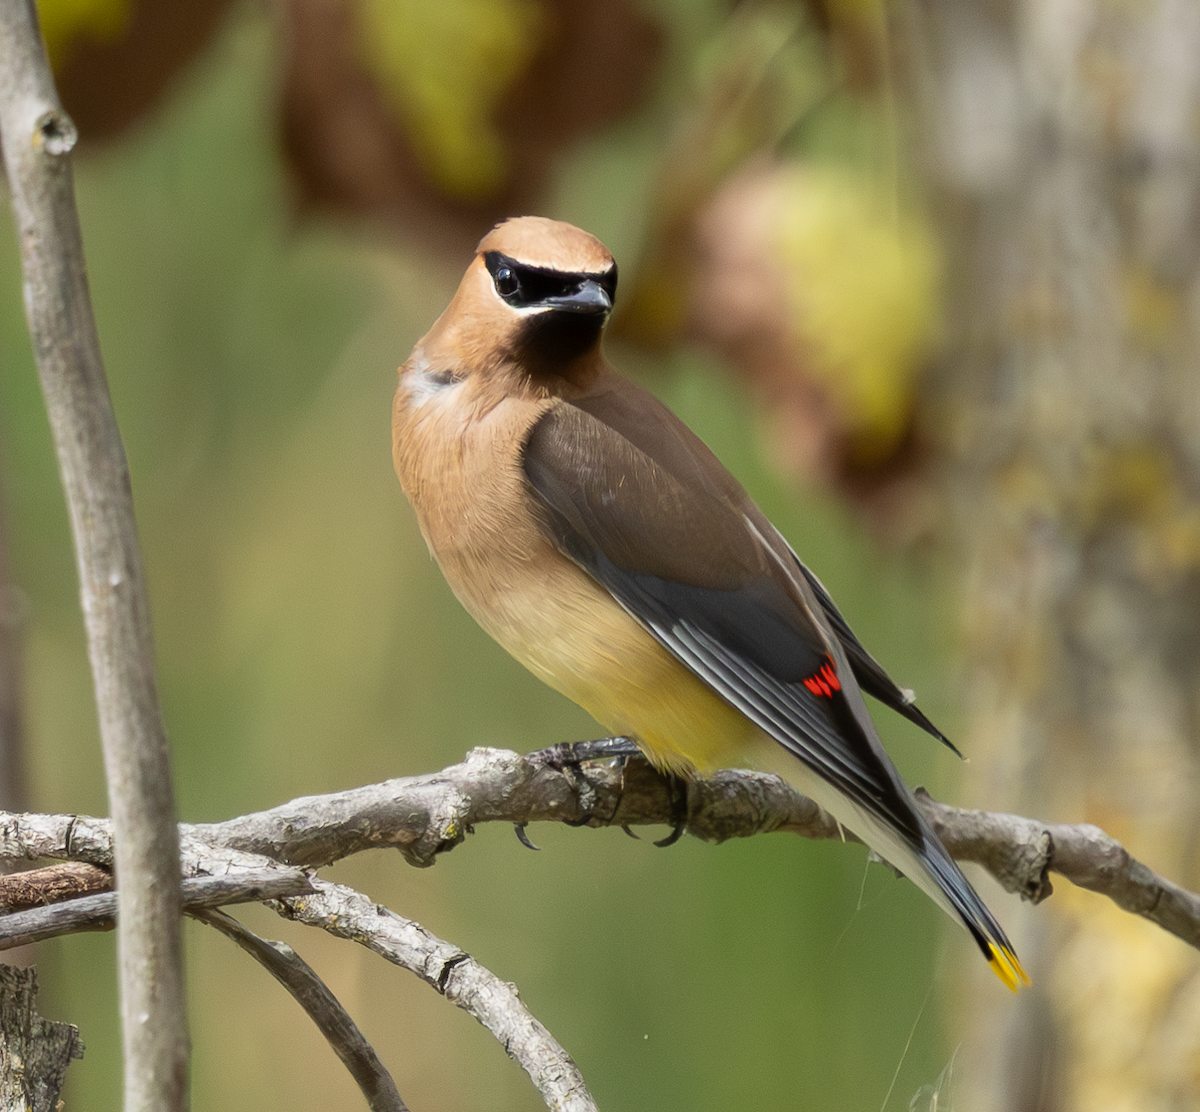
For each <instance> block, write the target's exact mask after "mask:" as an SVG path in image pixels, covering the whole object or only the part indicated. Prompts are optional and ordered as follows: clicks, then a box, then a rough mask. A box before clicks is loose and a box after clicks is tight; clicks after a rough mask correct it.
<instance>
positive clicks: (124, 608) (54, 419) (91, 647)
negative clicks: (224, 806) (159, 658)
mask: <svg viewBox="0 0 1200 1112" xmlns="http://www.w3.org/2000/svg"><path fill="white" fill-rule="evenodd" d="M0 136H2V139H3V145H4V162H5V169H6V170H7V174H8V183H9V188H10V190H11V193H12V202H13V210H14V213H15V215H16V222H17V229H18V234H19V239H20V244H21V259H22V265H23V268H24V277H25V307H26V313H27V315H28V318H29V331H30V335H31V336H32V339H33V348H34V353H35V356H36V358H37V364H38V372H39V375H40V376H41V381H42V390H43V393H44V394H45V397H46V406H47V410H48V412H49V416H50V426H51V429H52V431H53V433H54V442H55V446H56V449H57V451H58V459H59V467H60V470H61V472H62V477H63V486H64V489H65V491H66V497H67V507H68V510H69V512H70V517H71V527H72V532H73V534H74V539H75V554H76V561H77V564H78V567H79V577H80V587H81V593H82V598H83V612H84V619H85V623H86V626H87V635H88V653H89V656H90V659H91V664H92V673H93V677H94V680H95V687H96V703H97V709H98V711H99V718H100V733H101V739H102V741H103V746H104V764H105V773H106V777H107V781H108V793H109V802H110V805H111V808H112V813H113V821H114V823H115V826H116V835H117V837H116V868H117V872H118V873H119V875H120V876H121V878H122V880H121V893H120V900H121V930H120V932H119V934H118V964H119V977H120V988H121V1016H122V1028H123V1035H124V1050H125V1108H126V1109H127V1112H183V1110H184V1109H186V1108H187V1060H188V1035H187V1014H186V1009H185V1006H184V989H183V956H182V942H181V924H180V894H179V875H180V870H179V845H178V834H177V830H176V824H175V801H174V794H173V791H172V787H171V776H170V761H169V758H168V752H167V743H166V734H165V731H164V729H163V724H162V716H161V712H160V709H159V704H158V697H157V693H156V690H155V679H154V650H153V642H152V638H151V629H150V616H149V604H148V602H147V597H146V590H145V583H144V579H143V574H142V563H141V555H140V552H139V549H138V544H137V532H136V527H135V524H134V516H133V499H132V496H131V491H130V483H129V471H128V466H127V464H126V460H125V452H124V448H123V447H122V444H121V438H120V433H119V432H118V431H117V424H116V420H115V418H114V416H113V412H112V404H111V401H110V399H109V396H108V385H107V381H106V379H105V375H104V366H103V363H102V361H101V357H100V344H99V339H98V336H97V333H96V323H95V319H94V317H93V315H92V308H91V299H90V296H89V293H88V285H87V274H86V269H85V265H84V256H83V244H82V239H81V236H80V232H79V218H78V214H77V213H76V210H75V199H74V186H73V183H72V176H71V163H70V158H69V157H68V156H69V154H70V151H71V148H72V147H73V146H74V144H75V126H74V124H73V123H72V122H71V120H70V118H69V117H68V116H67V115H66V113H65V112H64V111H63V108H62V105H61V104H60V103H59V99H58V94H57V92H56V90H55V87H54V79H53V77H52V75H51V72H50V67H49V65H48V64H47V61H46V54H45V50H44V49H43V46H42V42H41V37H40V34H39V32H38V25H37V16H36V14H35V11H34V6H33V3H32V0H6V2H5V3H3V4H0Z"/></svg>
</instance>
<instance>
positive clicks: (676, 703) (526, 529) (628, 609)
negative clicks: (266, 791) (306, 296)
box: [392, 216, 1028, 989]
mask: <svg viewBox="0 0 1200 1112" xmlns="http://www.w3.org/2000/svg"><path fill="white" fill-rule="evenodd" d="M616 285H617V267H616V264H615V263H614V261H613V258H612V256H611V255H610V254H609V252H608V251H607V249H606V248H605V247H604V245H603V244H602V243H601V242H600V241H599V240H598V239H596V238H595V237H594V236H591V235H588V234H587V233H586V232H582V231H580V230H579V229H578V228H575V227H572V226H571V225H570V224H563V223H559V222H557V221H554V220H546V219H542V218H540V217H528V216H527V217H520V218H518V219H515V220H509V221H507V222H505V223H503V224H500V225H498V226H497V227H496V228H495V229H494V230H493V231H492V232H491V233H489V234H488V235H487V236H485V237H484V239H483V241H482V242H481V243H480V244H479V248H478V250H477V252H476V256H475V260H474V262H472V263H471V265H470V266H469V267H468V268H467V272H466V274H465V275H464V277H463V280H462V283H461V284H460V285H459V287H458V292H457V293H456V294H455V295H454V298H453V300H452V301H451V302H450V305H449V306H448V307H447V309H446V311H445V312H444V313H442V315H441V316H440V317H439V318H438V320H437V321H436V322H435V324H434V325H433V327H432V328H431V329H430V330H429V332H428V333H427V334H426V335H425V337H424V338H423V339H422V340H420V341H419V342H418V343H417V345H416V347H415V348H414V349H413V352H412V355H410V356H409V358H408V361H407V362H406V363H405V364H404V366H403V367H402V368H401V369H400V387H399V390H398V391H397V393H396V399H395V406H394V409H393V425H392V428H393V456H394V459H395V464H396V472H397V474H398V475H399V477H400V483H401V485H402V486H403V488H404V491H405V493H406V494H407V495H408V498H409V500H410V501H411V502H412V504H413V507H414V508H415V510H416V512H417V517H418V519H419V521H420V525H421V531H422V533H423V534H424V536H425V540H426V542H427V543H428V545H429V548H430V550H431V551H432V552H433V555H434V556H435V557H436V559H437V561H438V563H439V564H440V565H441V568H442V572H443V573H444V575H445V576H446V579H447V580H448V581H449V583H450V586H451V587H452V588H453V590H454V593H455V594H456V595H457V596H458V598H459V599H460V601H461V602H462V603H463V605H464V606H465V607H466V608H467V609H468V610H469V611H470V612H471V614H472V615H473V616H474V617H475V619H476V620H477V621H478V622H479V624H480V625H481V626H483V628H484V629H485V630H487V632H488V633H490V634H491V635H492V636H493V637H494V638H495V639H496V640H497V641H499V642H500V644H501V645H503V646H504V648H506V649H507V650H508V651H509V652H510V653H512V655H513V656H515V657H516V658H517V659H518V660H519V661H521V663H522V664H524V665H525V666H526V667H527V668H529V669H530V670H531V671H532V672H533V673H534V674H535V675H537V676H539V677H540V678H541V679H543V680H545V681H546V683H548V684H550V686H551V687H554V688H556V689H557V690H559V691H561V692H562V693H563V694H564V695H566V696H567V697H568V698H571V699H573V700H574V701H575V702H577V703H579V704H580V706H582V707H583V708H584V709H585V710H587V711H588V712H589V713H591V714H592V715H593V716H594V717H595V718H596V719H597V720H598V721H599V722H600V723H601V724H602V725H603V726H604V727H605V728H606V729H608V730H610V731H612V732H613V733H614V734H617V735H628V736H629V737H632V738H634V739H635V740H636V741H637V743H638V744H639V745H640V746H641V748H642V749H643V750H644V752H645V753H646V756H647V757H648V758H649V759H650V760H651V761H652V762H653V763H654V764H655V765H657V766H658V767H659V768H661V769H664V770H667V771H670V772H673V773H676V774H679V775H682V776H688V775H691V774H693V773H695V772H697V771H700V772H703V771H708V770H711V769H715V768H719V767H727V766H729V765H730V764H736V763H738V762H746V761H748V762H749V763H751V764H752V765H753V766H755V767H757V768H760V769H762V770H764V771H769V772H775V773H778V774H779V775H780V776H781V777H783V779H784V780H786V781H787V782H788V783H789V784H791V785H792V786H793V787H795V788H796V789H797V790H798V791H800V792H803V793H804V794H805V795H807V796H809V797H810V798H811V799H813V800H815V801H816V802H817V803H818V804H820V805H821V806H822V807H823V808H824V809H825V810H826V811H828V812H829V813H830V814H831V815H832V816H833V817H834V818H835V819H836V820H837V821H838V822H839V823H841V824H842V825H843V826H844V827H846V828H847V829H848V830H851V831H853V832H854V833H855V834H856V835H858V837H860V838H861V839H862V840H863V841H864V842H866V843H867V845H868V846H870V847H871V848H872V849H873V850H874V851H875V852H876V853H878V854H879V855H880V856H881V857H882V858H884V859H885V860H886V861H887V862H888V863H889V864H891V865H892V866H893V867H894V868H896V869H898V870H899V871H901V872H902V873H904V874H905V875H906V876H908V877H909V878H910V879H911V880H912V881H913V882H914V883H916V884H917V885H918V887H920V888H921V889H922V890H923V891H924V892H926V893H927V894H928V895H929V896H930V898H932V899H933V901H934V902H935V903H937V904H938V905H939V906H940V907H942V908H944V909H945V910H946V911H947V912H948V913H949V914H950V915H951V916H952V917H954V918H956V919H957V920H959V921H960V922H961V923H962V924H963V925H964V926H965V927H966V928H967V930H968V931H969V932H970V933H971V935H972V936H973V937H974V939H975V941H976V942H977V943H978V945H979V947H980V949H981V950H982V951H983V953H984V956H985V957H986V958H987V959H988V961H989V962H990V963H991V967H992V969H993V971H994V972H995V973H996V974H997V975H998V976H999V977H1000V979H1001V980H1002V981H1003V982H1004V983H1005V984H1006V985H1008V986H1009V987H1010V988H1012V989H1015V988H1016V987H1017V984H1018V982H1019V981H1025V982H1026V983H1028V978H1027V977H1026V975H1025V971H1024V970H1023V969H1022V968H1021V963H1020V962H1019V961H1018V960H1017V957H1016V954H1015V953H1014V952H1013V948H1012V946H1011V945H1010V943H1009V941H1008V939H1007V938H1006V937H1005V934H1004V931H1003V930H1002V929H1001V927H1000V925H999V924H998V923H997V922H996V920H995V919H994V918H993V916H992V914H991V912H989V911H988V909H987V908H986V907H985V906H984V904H983V901H982V900H980V898H979V896H978V895H976V893H975V891H974V889H973V888H972V887H971V885H970V884H969V883H968V882H967V880H966V878H965V877H964V876H963V875H962V873H961V872H960V871H959V869H958V866H957V865H956V864H955V863H954V861H953V860H952V859H951V857H950V855H949V853H947V852H946V849H945V848H944V847H943V845H942V844H941V842H940V841H939V840H938V838H937V835H936V834H935V833H934V832H933V830H932V828H931V827H930V826H929V824H928V822H926V820H925V819H924V818H923V817H922V815H921V813H920V812H919V811H918V810H917V808H916V805H915V803H914V801H913V798H912V795H911V794H910V793H909V790H908V788H907V787H906V786H905V784H904V782H903V781H902V780H901V779H900V775H899V773H898V772H897V771H896V769H895V767H894V766H893V765H892V762H891V760H890V759H889V758H888V756H887V754H886V753H885V752H884V749H883V746H882V745H881V743H880V741H879V738H878V736H877V734H876V732H875V727H874V724H873V723H872V721H871V718H870V716H869V715H868V713H867V707H866V704H865V702H864V700H863V695H862V692H863V691H866V692H868V693H869V694H871V695H873V696H874V697H875V698H877V699H879V700H880V701H881V702H883V703H884V704H886V705H887V706H890V707H892V708H893V709H895V710H897V711H899V713H901V714H903V715H905V716H906V717H907V718H909V719H911V720H912V721H913V722H916V723H917V724H918V725H920V726H921V727H922V728H924V729H926V730H928V731H929V732H930V733H932V734H933V735H934V736H935V737H938V738H940V739H941V740H943V741H944V740H945V739H944V738H942V737H941V734H940V733H938V731H937V730H936V729H935V728H934V727H933V725H932V724H931V723H930V722H929V720H928V719H927V718H926V717H925V716H924V715H923V714H922V713H921V712H920V711H919V710H917V709H916V707H915V706H913V705H912V703H911V699H910V698H908V697H906V695H905V693H904V692H902V691H901V690H900V689H899V688H898V687H897V686H896V685H895V684H894V683H893V682H892V681H891V679H890V678H889V677H888V676H887V674H886V673H885V672H884V670H883V669H882V668H881V667H880V666H879V664H878V663H876V661H875V660H874V659H873V658H872V657H871V656H870V655H869V654H868V653H867V651H866V650H865V649H864V648H863V647H862V645H860V644H859V642H858V640H857V639H856V638H855V636H854V634H853V633H852V632H851V631H850V628H849V627H848V626H847V624H846V622H845V620H844V619H843V618H842V616H841V615H840V614H839V613H838V610H837V608H836V607H835V606H834V604H833V601H832V600H831V599H830V597H829V595H828V594H827V593H826V591H825V589H824V588H823V587H822V586H821V583H820V582H819V580H818V579H817V578H816V576H814V575H813V574H812V573H811V572H810V571H809V570H808V569H807V568H806V567H805V566H804V565H803V564H802V563H801V562H800V560H799V558H798V557H797V556H796V554H795V553H794V552H793V551H792V549H791V548H790V547H789V546H788V543H787V541H785V540H784V539H783V537H782V536H781V535H780V534H779V532H778V531H777V530H776V529H775V528H774V526H772V525H771V523H770V522H769V521H768V520H767V518H766V516H765V515H764V514H763V512H762V511H761V510H760V509H759V508H758V507H757V506H756V505H755V504H754V502H752V501H751V499H750V497H749V495H747V494H746V492H745V491H744V490H743V489H742V488H741V486H740V485H739V484H738V483H737V481H736V480H735V479H734V478H733V476H732V475H730V474H729V472H728V471H726V470H725V468H724V467H723V466H722V465H721V463H720V462H719V461H718V460H717V459H716V457H715V456H714V455H713V454H712V453H711V452H710V451H709V450H708V448H706V447H705V445H704V444H703V443H702V442H701V441H700V440H699V438H698V437H696V435H695V434H694V433H692V432H691V430H690V429H688V428H687V427H686V426H685V425H684V424H683V423H682V422H681V421H680V420H679V419H678V418H677V417H676V416H675V415H674V414H673V413H671V412H670V410H668V409H667V408H666V407H665V406H664V405H663V404H662V403H661V402H659V401H658V400H657V399H656V398H654V397H653V396H652V395H651V394H649V393H647V392H646V391H645V390H643V389H641V388H640V387H638V386H635V385H634V384H633V383H631V382H629V381H627V380H626V379H624V378H622V377H621V376H620V375H618V374H617V373H616V371H614V370H613V369H612V367H610V366H609V364H608V363H607V362H606V360H605V359H604V356H603V355H602V353H601V350H600V338H601V333H602V332H603V329H604V324H605V321H606V320H607V318H608V315H609V312H610V311H611V309H612V304H613V295H614V293H615V291H616Z"/></svg>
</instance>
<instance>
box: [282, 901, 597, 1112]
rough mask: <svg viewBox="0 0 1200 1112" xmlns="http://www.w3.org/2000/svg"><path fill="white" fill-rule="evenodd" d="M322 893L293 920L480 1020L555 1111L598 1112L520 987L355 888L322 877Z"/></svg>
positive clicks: (293, 911)
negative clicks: (389, 965)
mask: <svg viewBox="0 0 1200 1112" xmlns="http://www.w3.org/2000/svg"><path fill="white" fill-rule="evenodd" d="M313 887H314V889H315V892H314V894H313V895H310V896H298V897H296V898H294V899H289V900H284V901H282V903H281V905H280V906H281V908H282V913H283V914H285V915H286V916H287V917H288V918H289V919H294V920H296V921H297V922H300V923H307V924H308V925H309V926H315V927H320V928H322V929H323V930H326V931H328V932H329V933H330V934H334V935H337V936H338V937H339V938H348V939H350V940H351V941H353V942H358V943H359V944H361V945H363V946H366V947H367V949H369V950H371V951H373V952H374V953H376V954H378V955H379V956H380V957H382V958H385V959H387V960H388V961H390V962H393V963H395V964H396V965H399V966H401V967H403V968H404V969H407V970H409V971H410V972H412V973H415V974H416V975H417V976H418V977H420V978H421V979H422V980H423V981H425V983H426V984H428V985H430V986H431V987H433V988H435V989H436V990H437V991H438V992H440V993H441V994H442V995H443V996H445V997H446V999H447V1000H449V1001H450V1002H451V1003H452V1004H456V1005H457V1006H458V1007H460V1008H462V1009H463V1010H464V1011H466V1012H468V1013H470V1014H471V1015H473V1016H474V1017H475V1018H476V1019H477V1020H479V1022H480V1023H482V1024H483V1026H484V1027H486V1028H487V1029H488V1030H489V1031H490V1032H491V1033H492V1034H493V1035H494V1036H495V1037H496V1039H497V1040H498V1041H499V1043H500V1045H501V1046H502V1047H504V1049H505V1051H506V1053H507V1054H508V1055H509V1057H511V1058H512V1059H514V1061H516V1062H517V1064H518V1065H520V1066H521V1068H522V1069H524V1070H525V1072H526V1073H527V1074H529V1077H530V1080H532V1081H533V1083H534V1085H535V1086H536V1087H537V1090H538V1092H539V1093H540V1094H541V1097H542V1100H543V1101H544V1102H545V1104H546V1107H547V1108H550V1109H553V1110H554V1112H596V1103H595V1101H594V1100H593V1099H592V1096H591V1094H590V1093H589V1092H588V1090H587V1085H586V1084H585V1083H584V1080H583V1075H582V1074H581V1073H580V1072H579V1067H578V1066H576V1065H575V1062H574V1060H573V1059H572V1058H571V1056H570V1055H569V1054H568V1053H567V1052H566V1051H565V1050H564V1049H563V1048H562V1046H561V1045H560V1044H559V1043H558V1042H557V1041H556V1040H555V1038H554V1036H553V1035H551V1034H550V1032H549V1031H547V1030H546V1028H545V1027H543V1026H542V1024H541V1023H540V1022H539V1021H538V1020H537V1019H536V1018H535V1017H534V1016H533V1015H531V1014H530V1012H529V1010H528V1009H527V1008H526V1007H525V1005H524V1004H523V1003H521V999H520V997H519V996H518V995H517V990H516V988H515V987H514V986H513V985H510V984H508V983H507V982H505V981H502V980H500V978H499V977H497V976H496V975H495V974H494V973H492V972H490V971H489V970H487V969H485V968H484V967H483V966H482V965H480V964H479V962H477V961H476V960H475V959H474V958H473V957H471V956H470V954H467V953H464V952H463V951H462V950H460V949H459V948H458V947H457V946H454V945H452V944H451V943H449V942H444V941H443V940H442V939H440V938H438V937H437V936H436V935H434V934H431V933H430V932H429V931H427V930H426V929H425V928H424V927H422V926H421V925H420V924H419V923H414V922H412V921H411V920H409V919H405V918H403V917H401V916H399V915H396V914H395V913H394V912H391V911H389V910H388V909H387V908H385V907H381V906H380V905H379V904H377V903H375V902H374V901H372V900H370V899H369V898H368V897H366V896H364V895H362V894H361V893H359V892H356V891H354V889H352V888H347V887H345V886H344V885H341V884H332V883H330V882H329V881H325V880H319V879H315V880H314V881H313Z"/></svg>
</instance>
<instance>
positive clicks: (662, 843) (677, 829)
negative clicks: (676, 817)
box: [654, 819, 687, 849]
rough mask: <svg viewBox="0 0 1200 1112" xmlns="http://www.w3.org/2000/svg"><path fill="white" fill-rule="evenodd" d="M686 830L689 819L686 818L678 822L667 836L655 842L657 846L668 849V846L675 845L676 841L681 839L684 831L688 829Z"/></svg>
mask: <svg viewBox="0 0 1200 1112" xmlns="http://www.w3.org/2000/svg"><path fill="white" fill-rule="evenodd" d="M686 830H687V820H686V819H684V820H682V821H680V822H677V823H676V824H675V825H674V826H673V827H672V828H671V833H670V834H668V835H667V836H666V837H665V838H659V840H658V841H657V842H655V843H654V844H655V845H656V846H658V848H659V849H666V848H667V846H673V845H674V844H675V843H676V842H678V841H679V839H680V838H682V837H683V834H684V831H686Z"/></svg>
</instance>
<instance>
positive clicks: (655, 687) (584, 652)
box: [463, 560, 759, 775]
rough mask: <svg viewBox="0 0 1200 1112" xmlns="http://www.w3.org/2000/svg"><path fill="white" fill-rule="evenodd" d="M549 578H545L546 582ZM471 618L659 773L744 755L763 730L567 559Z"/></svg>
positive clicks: (707, 766)
mask: <svg viewBox="0 0 1200 1112" xmlns="http://www.w3.org/2000/svg"><path fill="white" fill-rule="evenodd" d="M547 579H549V580H550V581H547ZM463 601H464V602H465V603H466V604H467V608H468V609H470V610H471V611H472V612H473V613H474V615H475V617H476V620H478V621H479V623H480V624H481V625H482V626H483V627H484V628H485V629H486V630H487V631H488V632H489V633H491V634H492V636H493V637H495V638H496V640H497V641H499V642H500V644H502V645H503V646H504V647H505V648H506V649H507V650H508V651H509V652H510V653H512V655H513V656H515V657H516V658H517V659H518V660H519V661H521V663H522V664H524V665H525V667H527V668H528V669H529V670H530V671H531V672H533V673H534V675H536V676H538V677H539V678H540V679H542V680H544V681H545V682H546V683H548V684H549V685H550V686H551V687H553V688H555V689H556V690H558V691H561V692H562V693H563V694H564V695H566V696H567V698H569V699H571V700H573V701H574V702H576V703H578V704H579V705H580V706H581V707H583V708H584V710H586V711H587V712H588V713H589V714H591V715H592V717H593V718H595V719H596V721H597V722H599V723H600V724H601V725H602V726H603V727H604V728H605V729H606V730H608V731H610V732H611V733H613V734H625V735H628V736H630V737H633V738H635V739H636V740H637V741H638V742H639V744H640V745H641V746H642V748H643V750H644V751H645V752H646V755H647V756H648V757H649V758H650V759H651V760H652V761H654V762H655V764H657V765H659V767H661V768H664V769H669V770H670V771H672V772H676V773H680V774H683V775H687V774H689V773H691V772H694V771H700V772H705V771H711V770H712V769H715V768H724V767H728V766H729V765H731V764H736V763H737V762H738V760H739V759H744V754H745V752H746V750H747V748H748V747H749V745H750V743H751V741H752V739H753V738H755V737H756V736H757V735H758V733H759V731H758V730H757V728H756V727H755V726H754V725H753V724H752V723H751V722H750V721H749V720H748V719H746V718H745V717H744V716H743V715H742V714H740V713H739V712H738V711H736V710H734V708H733V707H731V706H730V705H729V704H728V703H727V702H725V700H724V699H722V698H721V697H720V696H718V695H716V694H714V692H713V691H712V690H711V689H710V688H709V687H708V686H707V685H706V684H704V683H703V682H702V681H701V680H699V679H698V678H697V677H696V676H695V675H694V674H693V673H692V672H690V671H689V670H688V669H687V668H685V667H684V666H683V665H682V664H680V663H679V661H677V660H676V659H675V658H674V657H673V656H672V655H671V654H670V653H669V652H667V650H666V649H664V648H663V647H662V646H661V645H660V644H659V643H658V642H657V641H656V640H655V639H654V638H653V637H652V636H651V635H650V634H649V633H647V632H646V630H645V629H643V628H642V626H640V625H639V624H638V623H637V622H636V621H635V620H634V619H633V618H632V617H630V615H629V614H628V613H627V612H626V611H625V610H624V609H622V608H621V606H620V605H619V604H618V603H617V602H616V601H615V600H614V599H613V598H612V596H611V595H609V594H608V592H607V591H605V590H604V588H603V587H601V586H600V585H599V584H598V583H595V582H594V581H593V580H592V579H591V578H590V577H588V576H587V575H586V574H585V573H584V572H582V571H581V570H580V569H578V568H576V567H575V566H574V565H573V564H569V563H567V562H566V561H565V560H564V561H563V563H562V564H561V565H559V566H558V567H557V568H555V569H554V572H553V574H552V575H550V576H549V577H546V578H539V580H538V581H537V583H536V585H535V587H534V589H532V590H528V591H514V592H512V593H510V594H509V596H508V597H507V599H506V605H504V606H503V607H502V608H501V609H500V610H499V611H498V610H497V608H496V607H495V605H494V602H493V605H492V606H489V607H487V610H488V612H487V613H483V612H480V611H478V610H476V608H475V607H474V606H473V605H472V603H471V600H470V599H468V598H464V599H463Z"/></svg>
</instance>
